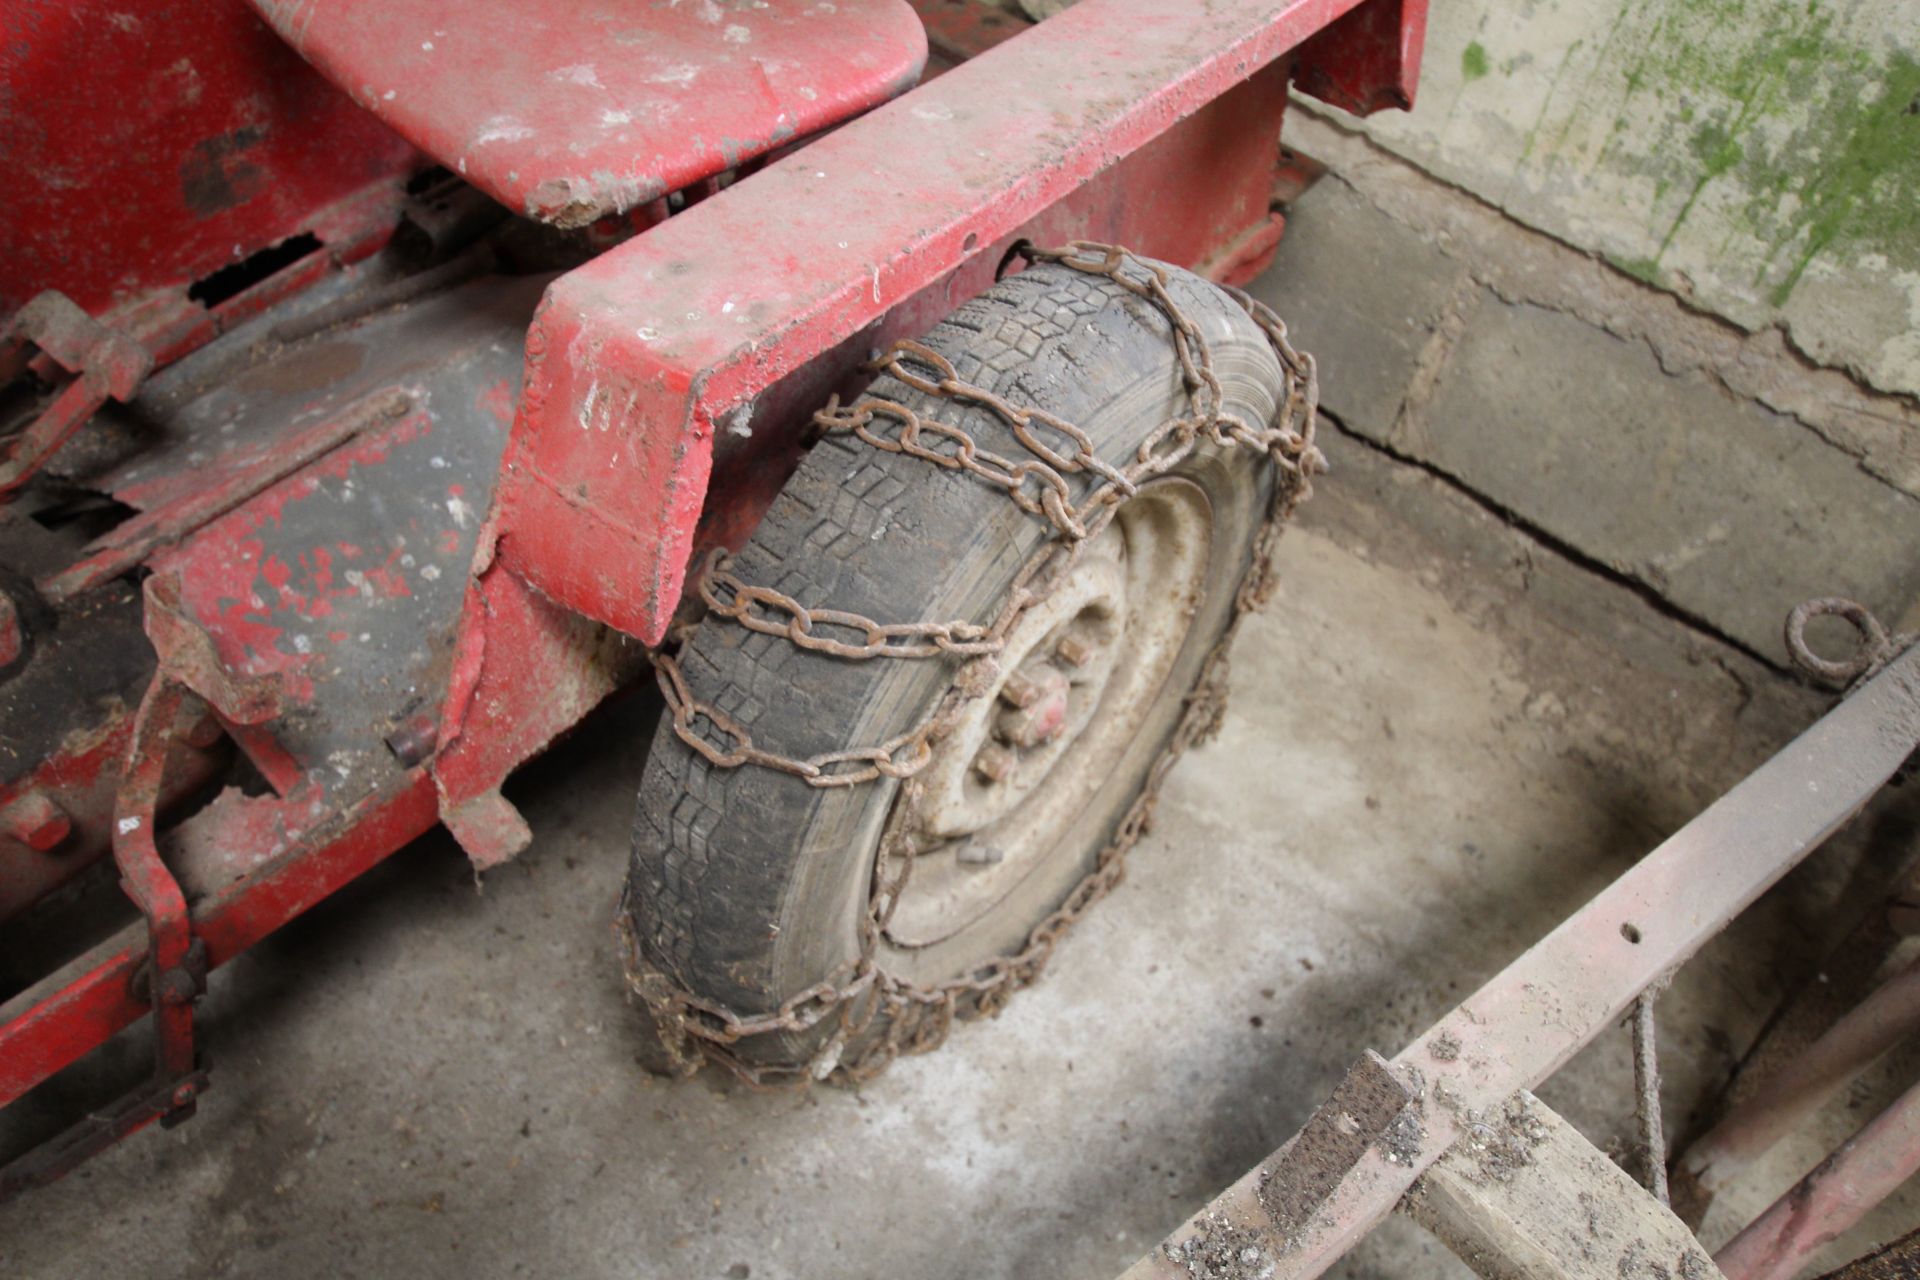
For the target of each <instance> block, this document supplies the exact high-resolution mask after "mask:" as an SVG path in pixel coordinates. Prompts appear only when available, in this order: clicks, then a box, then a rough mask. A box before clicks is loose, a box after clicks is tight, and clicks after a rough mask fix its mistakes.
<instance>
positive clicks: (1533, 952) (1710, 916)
mask: <svg viewBox="0 0 1920 1280" xmlns="http://www.w3.org/2000/svg"><path fill="white" fill-rule="evenodd" d="M1916 745H1920V646H1916V647H1914V648H1909V649H1908V650H1907V651H1906V652H1905V653H1904V654H1902V655H1901V656H1900V657H1898V658H1896V659H1895V660H1894V661H1893V662H1892V663H1890V664H1889V665H1888V666H1887V667H1886V668H1885V669H1884V670H1883V671H1881V673H1880V674H1879V675H1877V676H1875V677H1874V678H1873V679H1872V680H1871V681H1869V682H1868V683H1867V684H1866V685H1865V686H1863V687H1862V688H1861V689H1860V690H1859V691H1858V692H1856V693H1854V694H1853V695H1852V696H1850V697H1848V698H1847V699H1846V700H1845V701H1844V702H1842V703H1841V704H1840V705H1839V706H1838V707H1836V708H1834V709H1833V710H1832V711H1831V712H1829V713H1828V714H1827V715H1826V716H1825V717H1824V718H1822V719H1821V720H1820V721H1819V722H1818V723H1816V724H1814V725H1813V727H1811V728H1810V729H1808V730H1807V731H1806V732H1805V733H1803V734H1801V735H1800V736H1799V737H1798V738H1796V739H1794V741H1793V742H1791V743H1790V744H1788V745H1787V747H1786V748H1785V749H1783V750H1782V751H1781V752H1780V753H1779V754H1778V755H1776V756H1774V757H1773V758H1772V759H1771V760H1769V761H1768V762H1767V763H1766V764H1764V765H1762V766H1761V767H1760V768H1759V769H1758V770H1756V771H1755V772H1753V773H1752V774H1750V775H1748V776H1747V777H1746V778H1745V779H1744V780H1743V781H1741V782H1740V784H1739V785H1738V786H1736V787H1734V788H1733V789H1732V790H1731V791H1729V792H1728V793H1727V794H1726V795H1724V796H1722V797H1721V798H1720V799H1719V800H1717V801H1715V802H1714V803H1713V804H1712V805H1711V806H1710V807H1709V808H1707V809H1706V810H1705V811H1704V812H1703V813H1701V814H1700V815H1699V816H1698V817H1696V818H1695V819H1694V820H1693V821H1692V822H1689V823H1688V824H1687V825H1686V826H1685V827H1683V828H1681V829H1680V830H1679V831H1678V832H1676V833H1675V834H1674V835H1673V836H1672V837H1670V838H1669V839H1668V840H1667V841H1665V842H1664V843H1663V844H1661V845H1660V846H1659V847H1658V848H1656V849H1655V850H1654V851H1653V852H1652V853H1650V854H1648V855H1647V856H1646V857H1645V858H1644V859H1642V860H1641V861H1640V863H1639V864H1638V865H1636V866H1635V867H1634V868H1633V870H1631V871H1629V872H1627V873H1626V874H1625V875H1623V876H1621V877H1620V878H1619V879H1618V880H1616V881H1614V882H1613V884H1612V885H1611V886H1609V887H1608V888H1607V889H1606V890H1605V891H1604V892H1602V893H1601V894H1600V895H1599V896H1598V897H1596V898H1594V899H1593V900H1592V901H1590V902H1588V903H1587V905H1586V906H1584V907H1582V908H1581V909H1580V910H1579V911H1577V912H1575V913H1574V914H1573V915H1572V916H1570V917H1568V918H1567V919H1566V920H1565V921H1564V922H1563V923H1562V924H1561V925H1560V926H1559V927H1558V928H1556V929H1555V930H1554V931H1553V932H1552V933H1549V934H1548V935H1547V936H1546V937H1545V938H1542V939H1541V940H1540V941H1539V942H1537V943H1535V944H1534V946H1533V947H1532V948H1531V949H1529V950H1528V951H1527V952H1526V953H1525V954H1523V955H1522V956H1521V957H1520V958H1519V959H1517V960H1515V961H1514V962H1513V963H1512V964H1510V965H1508V966H1507V967H1506V969H1504V970H1502V971H1501V972H1500V973H1499V974H1498V975H1497V976H1495V977H1494V978H1493V979H1492V980H1491V981H1489V982H1488V983H1487V984H1486V985H1485V986H1483V987H1481V988H1480V990H1478V991H1476V992H1475V993H1474V994H1473V995H1471V996H1469V997H1468V998H1467V999H1466V1000H1464V1001H1463V1002H1461V1003H1460V1004H1459V1005H1458V1006H1457V1007H1456V1008H1455V1009H1454V1010H1453V1012H1452V1013H1450V1014H1448V1015H1447V1016H1446V1017H1445V1018H1443V1019H1442V1020H1441V1021H1440V1022H1439V1023H1437V1024H1436V1025H1434V1026H1433V1027H1432V1028H1430V1029H1429V1030H1428V1031H1427V1032H1426V1033H1425V1034H1423V1035H1422V1036H1420V1037H1419V1038H1418V1039H1417V1040H1415V1041H1414V1042H1413V1043H1412V1044H1410V1045H1408V1046H1407V1047H1406V1048H1405V1049H1403V1050H1401V1052H1400V1053H1399V1054H1398V1055H1397V1056H1395V1057H1394V1058H1393V1060H1392V1061H1391V1062H1388V1061H1385V1060H1383V1059H1381V1058H1379V1057H1378V1056H1376V1055H1372V1054H1369V1055H1368V1056H1367V1057H1366V1058H1365V1059H1363V1060H1362V1062H1361V1063H1360V1064H1359V1065H1358V1066H1356V1067H1355V1068H1354V1070H1353V1071H1352V1072H1351V1073H1349V1075H1348V1076H1347V1078H1346V1080H1345V1081H1344V1082H1343V1083H1342V1084H1341V1086H1340V1088H1339V1089H1338V1090H1337V1091H1336V1093H1335V1095H1334V1098H1333V1099H1332V1100H1330V1101H1329V1103H1328V1104H1327V1105H1324V1106H1322V1107H1321V1108H1320V1110H1319V1111H1318V1112H1316V1113H1315V1115H1314V1117H1313V1118H1312V1119H1311V1120H1309V1121H1308V1123H1307V1126H1306V1127H1305V1128H1304V1129H1303V1130H1302V1131H1301V1132H1300V1133H1299V1134H1297V1135H1295V1136H1294V1137H1293V1138H1292V1139H1290V1140H1289V1141H1288V1142H1287V1144H1286V1145H1285V1146H1283V1147H1281V1148H1280V1149H1279V1150H1278V1151H1277V1152H1275V1153H1274V1154H1273V1155H1272V1156H1270V1157H1268V1159H1267V1160H1265V1161H1264V1162H1263V1163H1261V1164H1260V1165H1259V1166H1257V1167H1256V1168H1254V1169H1253V1170H1252V1171H1251V1172H1249V1173H1248V1174H1246V1176H1244V1177H1242V1178H1241V1179H1240V1180H1239V1181H1238V1182H1236V1183H1234V1184H1233V1185H1232V1186H1231V1187H1228V1188H1227V1189H1226V1190H1225V1191H1223V1192H1222V1193H1221V1194H1220V1195H1219V1196H1218V1197H1217V1198H1216V1199H1215V1200H1214V1201H1213V1202H1212V1203H1211V1204H1209V1205H1208V1206H1207V1207H1206V1208H1205V1209H1203V1210H1201V1211H1200V1212H1199V1213H1198V1214H1195V1215H1194V1216H1193V1217H1192V1218H1189V1219H1188V1220H1187V1222H1186V1223H1185V1224H1184V1225H1182V1226H1181V1227H1180V1229H1179V1230H1177V1231H1175V1232H1174V1233H1173V1234H1172V1235H1171V1236H1169V1237H1168V1238H1167V1240H1166V1242H1165V1243H1164V1244H1163V1245H1162V1246H1161V1247H1160V1248H1157V1249H1155V1250H1154V1251H1153V1252H1152V1253H1150V1254H1148V1255H1147V1256H1146V1257H1145V1258H1142V1259H1141V1260H1140V1261H1139V1262H1138V1263H1136V1264H1135V1265H1134V1266H1133V1267H1132V1268H1131V1269H1130V1270H1128V1271H1127V1273H1126V1276H1127V1280H1186V1277H1188V1276H1189V1275H1190V1274H1192V1273H1191V1272H1190V1270H1189V1268H1188V1267H1187V1266H1186V1265H1185V1264H1184V1263H1183V1262H1182V1261H1181V1259H1182V1258H1183V1257H1188V1256H1192V1255H1193V1253H1194V1251H1195V1249H1196V1247H1200V1246H1204V1244H1205V1242H1206V1241H1208V1240H1209V1239H1210V1238H1213V1237H1218V1236H1220V1235H1221V1233H1222V1232H1223V1231H1224V1232H1231V1233H1233V1239H1234V1241H1235V1244H1236V1247H1241V1248H1246V1249H1252V1250H1255V1251H1257V1254H1258V1255H1262V1262H1263V1263H1264V1262H1266V1261H1271V1263H1272V1269H1271V1270H1270V1271H1267V1270H1265V1269H1264V1268H1263V1269H1262V1270H1261V1274H1262V1275H1268V1276H1272V1277H1274V1278H1275V1280H1281V1278H1285V1277H1298V1278H1301V1280H1304V1278H1305V1277H1310V1276H1317V1275H1319V1274H1321V1273H1322V1272H1323V1271H1325V1270H1326V1269H1327V1267H1329V1266H1330V1265H1332V1264H1333V1263H1334V1262H1335V1261H1337V1260H1338V1259H1339V1258H1340V1257H1341V1256H1342V1255H1343V1254H1345V1253H1346V1252H1347V1250H1348V1249H1350V1248H1352V1247H1353V1246H1354V1245H1355V1244H1356V1243H1358V1241H1359V1240H1360V1238H1361V1237H1362V1236H1364V1235H1366V1233H1367V1232H1368V1231H1370V1230H1372V1229H1373V1227H1375V1226H1376V1225H1378V1224H1379V1223H1380V1221H1381V1220H1382V1219H1383V1218H1385V1217H1386V1216H1387V1215H1388V1214H1389V1213H1391V1212H1392V1211H1393V1210H1394V1208H1395V1206H1396V1205H1398V1204H1399V1203H1400V1201H1401V1199H1402V1197H1403V1196H1405V1195H1406V1194H1407V1192H1408V1191H1409V1190H1410V1189H1411V1188H1412V1187H1413V1186H1414V1184H1415V1182H1416V1180H1418V1179H1419V1178H1420V1177H1421V1175H1422V1174H1423V1173H1425V1172H1426V1171H1427V1170H1429V1169H1430V1168H1432V1167H1433V1166H1434V1165H1435V1164H1436V1163H1437V1162H1439V1161H1440V1160H1441V1159H1442V1157H1444V1156H1446V1155H1447V1154H1448V1152H1449V1150H1450V1149H1452V1148H1453V1147H1454V1146H1455V1143H1456V1142H1457V1141H1458V1140H1459V1139H1460V1138H1461V1137H1462V1135H1463V1134H1464V1133H1465V1132H1466V1131H1467V1130H1468V1128H1469V1126H1473V1125H1477V1124H1481V1123H1482V1122H1483V1121H1484V1120H1485V1119H1486V1118H1488V1117H1494V1116H1498V1115H1500V1114H1501V1112H1502V1108H1504V1107H1507V1106H1509V1105H1510V1100H1511V1099H1514V1098H1515V1097H1516V1096H1517V1095H1520V1094H1521V1092H1522V1091H1523V1090H1528V1089H1532V1088H1534V1087H1536V1086H1538V1085H1539V1084H1540V1082H1541V1081H1543V1080H1545V1079H1546V1078H1547V1077H1548V1076H1551V1075H1552V1074H1553V1073H1554V1072H1555V1071H1557V1070H1558V1069H1559V1068H1560V1067H1561V1066H1563V1065H1564V1064H1565V1063H1566V1062H1567V1061H1568V1059H1570V1058H1572V1057H1573V1055H1574V1054H1575V1053H1577V1052H1578V1051H1579V1050H1580V1049H1581V1048H1582V1047H1583V1046H1585V1045H1586V1044H1587V1043H1588V1042H1589V1041H1590V1040H1592V1039H1593V1038H1594V1037H1595V1036H1596V1035H1598V1034H1599V1033H1600V1032H1601V1031H1603V1030H1605V1029H1606V1028H1607V1027H1609V1026H1611V1025H1612V1024H1613V1023H1614V1022H1615V1021H1616V1020H1617V1019H1618V1018H1619V1017H1620V1016H1621V1014H1622V1013H1624V1012H1625V1011H1626V1009H1627V1008H1628V1006H1629V1005H1631V1004H1632V1003H1633V1002H1634V1000H1635V999H1636V998H1637V997H1638V996H1639V995H1640V993H1641V992H1643V991H1645V990H1647V989H1648V988H1649V987H1651V986H1654V985H1655V984H1656V983H1658V982H1659V981H1660V980H1661V979H1662V978H1663V977H1665V976H1666V975H1668V974H1670V973H1672V972H1673V970H1675V969H1676V968H1678V967H1679V966H1680V964H1682V963H1683V962H1684V961H1685V960H1686V959H1687V958H1688V957H1690V956H1691V955H1693V954H1694V952H1695V951H1697V950H1698V949H1699V948H1700V947H1701V945H1702V944H1704V943H1705V942H1707V941H1708V940H1709V939H1710V938H1712V937H1713V935H1714V934H1716V933H1717V932H1719V931H1720V929H1721V928H1723V927H1724V926H1725V925H1726V924H1727V922H1728V921H1730V920H1732V919H1733V918H1734V917H1735V916H1736V915H1738V914H1739V913H1740V912H1741V911H1742V910H1744V909H1745V908H1746V907H1747V906H1748V905H1749V904H1751V903H1752V902H1753V901H1754V900H1755V899H1756V898H1758V897H1759V896H1760V895H1761V894H1762V893H1764V892H1765V891H1766V890H1767V889H1768V887H1770V886H1771V885H1773V884H1774V883H1775V882H1776V881H1777V880H1779V879H1780V877H1781V876H1783V875H1785V874H1786V873H1787V872H1788V871H1789V870H1791V869H1792V868H1793V866H1794V865H1795V864H1796V863H1798V862H1799V861H1800V859H1801V858H1802V857H1804V856H1805V855H1806V854H1807V853H1809V852H1810V851H1811V850H1813V849H1814V848H1815V847H1816V846H1818V845H1819V844H1820V843H1821V842H1822V841H1824V840H1825V839H1826V838H1827V837H1828V836H1829V835H1831V834H1832V833H1833V832H1834V831H1835V830H1836V829H1837V828H1839V827H1840V826H1841V825H1842V824H1843V823H1845V822H1846V821H1847V819H1848V818H1850V817H1852V816H1853V815H1854V814H1855V813H1856V812H1858V811H1859V809H1860V807H1861V806H1862V805H1864V804H1865V803H1866V801H1867V800H1868V799H1869V798H1871V797H1872V796H1873V794H1874V793H1875V792H1876V791H1878V790H1879V789H1880V787H1881V786H1882V785H1883V784H1885V783H1886V781H1887V780H1888V779H1889V778H1891V777H1892V776H1893V774H1894V772H1895V771H1896V770H1897V769H1899V768H1900V766H1901V765H1902V763H1904V762H1905V761H1906V759H1907V758H1908V756H1909V755H1910V754H1912V752H1913V751H1914V748H1915V746H1916ZM1905 1105H1906V1106H1908V1107H1909V1108H1912V1107H1914V1106H1915V1104H1914V1103H1913V1102H1912V1101H1911V1100H1907V1101H1906V1103H1905ZM1896 1109H1897V1108H1896ZM1660 1212H1661V1213H1665V1210H1664V1208H1662V1209H1661V1210H1660ZM1249 1274H1251V1273H1249ZM1502 1274H1505V1273H1502ZM1622 1274H1625V1272H1622ZM1703 1274H1705V1273H1704V1272H1703ZM1729 1274H1732V1273H1731V1272H1730V1273H1729Z"/></svg>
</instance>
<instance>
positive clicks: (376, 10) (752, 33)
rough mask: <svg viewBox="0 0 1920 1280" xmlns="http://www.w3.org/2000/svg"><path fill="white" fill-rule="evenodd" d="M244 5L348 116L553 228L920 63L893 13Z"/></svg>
mask: <svg viewBox="0 0 1920 1280" xmlns="http://www.w3.org/2000/svg"><path fill="white" fill-rule="evenodd" d="M253 3H254V5H255V7H256V8H258V9H259V10H260V12H261V14H262V15H263V16H264V17H265V18H266V19H267V21H268V22H269V23H270V24H272V26H273V28H274V29H275V30H276V31H278V32H279V33H280V34H281V35H282V36H284V37H286V40H287V42H288V43H289V44H291V45H292V46H293V47H294V48H295V49H298V50H299V51H300V53H301V54H302V55H303V56H305V57H306V58H307V60H308V61H310V62H312V63H313V65H314V66H316V67H318V68H320V70H321V71H323V72H325V73H326V75H327V77H328V78H329V79H331V80H332V81H333V82H334V83H335V84H338V85H340V86H342V87H343V88H345V89H346V90H347V91H348V92H349V93H351V94H352V95H353V97H354V99H355V100H356V101H357V102H359V103H360V105H361V106H363V107H365V108H366V109H367V110H368V111H371V112H373V113H374V114H375V115H377V116H379V117H380V118H381V119H382V120H385V121H386V122H387V123H388V124H390V125H392V126H393V128H394V129H395V130H397V131H398V132H399V133H400V134H402V135H403V136H405V137H407V138H410V139H412V140H413V141H414V142H415V143H417V144H418V145H419V146H420V148H421V149H422V150H424V151H426V152H427V153H428V154H430V155H432V156H433V157H435V158H436V159H438V160H439V161H440V162H441V163H442V164H444V165H446V166H447V167H448V168H450V169H453V170H454V171H455V172H457V173H459V174H460V175H461V176H462V177H464V178H465V179H466V180H467V181H469V182H471V183H473V184H474V185H475V186H477V187H479V188H480V189H481V190H482V191H485V192H486V193H487V194H489V195H491V196H493V197H494V199H496V200H498V201H500V203H502V204H504V205H506V206H507V207H508V208H509V209H512V210H514V211H515V212H520V213H525V214H526V215H527V216H528V217H531V218H539V219H541V220H543V221H547V222H552V223H555V224H557V225H559V226H563V227H579V226H585V225H586V224H588V223H590V222H593V221H594V220H596V219H598V218H602V217H605V216H606V215H608V214H613V213H624V212H626V211H627V210H629V209H633V208H637V207H639V206H641V205H644V204H647V203H648V202H649V201H652V200H657V199H659V198H660V197H661V196H664V195H666V194H667V193H669V192H672V191H679V190H682V189H684V188H686V187H690V186H692V185H693V184H694V183H696V182H698V181H700V180H701V179H702V178H707V177H711V176H712V175H714V174H717V173H720V172H722V171H723V170H727V169H732V168H735V167H737V166H738V165H739V164H740V163H741V162H742V161H745V160H751V159H753V158H754V157H755V156H759V155H764V154H765V153H766V152H768V151H770V150H772V149H773V148H774V147H777V146H779V145H780V144H781V143H783V142H787V141H789V140H791V139H794V138H801V137H806V136H807V135H809V134H812V133H817V132H819V131H820V130H821V129H824V128H826V127H827V126H829V125H833V124H838V123H839V122H840V121H842V120H845V119H847V118H848V117H850V116H854V115H858V114H859V113H860V112H862V111H865V110H866V109H868V108H869V107H872V106H874V105H876V104H877V103H881V102H885V101H886V100H887V99H888V98H891V97H893V96H894V95H895V94H897V93H900V92H901V91H903V90H905V89H907V88H909V87H911V86H912V84H913V83H914V81H915V80H917V79H918V78H919V75H920V68H921V66H922V65H923V64H924V63H925V62H926V57H927V41H926V36H925V33H924V32H922V30H921V28H920V21H919V19H918V18H917V17H915V16H914V13H913V10H912V9H910V8H909V7H908V6H907V5H906V4H905V3H904V0H837V3H832V4H822V3H818V0H758V2H756V3H754V4H752V5H745V4H741V5H731V4H729V5H722V4H718V3H716V2H715V0H689V3H686V4H664V5H663V4H654V5H607V6H600V7H587V6H580V5H570V4H553V3H550V0H493V2H492V3H490V4H488V5H487V6H486V9H485V12H484V16H483V15H481V14H477V13H475V12H474V10H473V8H472V7H471V6H470V5H467V4H465V3H463V0H386V2H385V3H381V4H360V5H351V4H350V5H338V4H335V5H323V4H321V3H319V2H318V0H253ZM749 85H750V86H751V89H750V90H749V91H747V92H742V91H741V90H742V88H743V87H744V86H749Z"/></svg>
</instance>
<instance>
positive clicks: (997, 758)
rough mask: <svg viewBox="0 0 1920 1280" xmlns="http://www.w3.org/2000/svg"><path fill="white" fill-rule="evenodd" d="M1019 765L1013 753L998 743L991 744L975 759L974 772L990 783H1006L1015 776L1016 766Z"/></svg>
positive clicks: (981, 749) (981, 750)
mask: <svg viewBox="0 0 1920 1280" xmlns="http://www.w3.org/2000/svg"><path fill="white" fill-rule="evenodd" d="M1018 763H1019V762H1018V761H1017V760H1015V759H1014V756H1013V752H1011V751H1009V750H1007V749H1006V748H1005V747H1003V746H1001V745H1000V744H999V743H997V742H989V743H988V744H987V745H986V746H984V747H982V748H980V754H979V755H977V756H975V757H974V758H973V768H974V772H976V773H978V774H979V775H980V776H981V777H983V778H985V779H986V780H987V781H989V782H1005V781H1006V780H1007V779H1008V778H1011V777H1012V776H1013V770H1014V766H1015V765H1016V764H1018Z"/></svg>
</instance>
